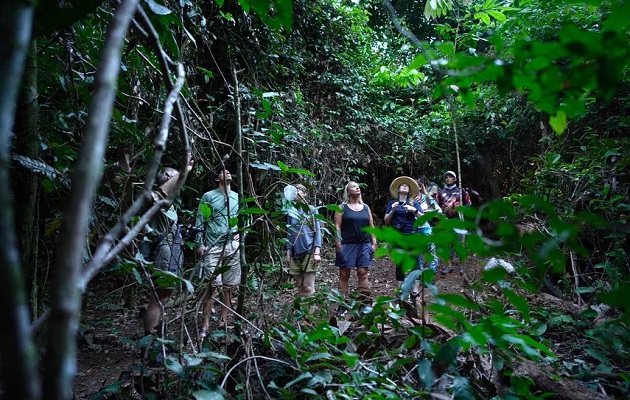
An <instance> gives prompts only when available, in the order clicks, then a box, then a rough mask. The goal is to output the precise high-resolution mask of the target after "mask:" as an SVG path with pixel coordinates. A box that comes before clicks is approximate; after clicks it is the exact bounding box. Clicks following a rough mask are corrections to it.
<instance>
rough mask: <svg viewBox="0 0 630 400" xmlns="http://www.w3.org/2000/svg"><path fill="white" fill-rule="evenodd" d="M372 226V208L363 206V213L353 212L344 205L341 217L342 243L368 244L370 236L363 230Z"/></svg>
mask: <svg viewBox="0 0 630 400" xmlns="http://www.w3.org/2000/svg"><path fill="white" fill-rule="evenodd" d="M366 226H370V207H368V205H367V204H363V209H362V210H361V211H353V210H352V209H351V208H350V207H348V205H347V204H344V205H343V215H342V216H341V241H342V243H368V242H369V241H370V235H369V234H368V233H367V232H364V231H362V230H361V229H362V228H365V227H366Z"/></svg>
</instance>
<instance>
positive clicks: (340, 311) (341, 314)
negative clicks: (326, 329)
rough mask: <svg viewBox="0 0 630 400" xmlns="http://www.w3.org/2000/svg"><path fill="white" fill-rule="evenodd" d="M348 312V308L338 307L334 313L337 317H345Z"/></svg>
mask: <svg viewBox="0 0 630 400" xmlns="http://www.w3.org/2000/svg"><path fill="white" fill-rule="evenodd" d="M346 314H348V309H347V308H346V307H339V308H338V309H337V312H336V313H335V315H336V316H337V317H345V316H346Z"/></svg>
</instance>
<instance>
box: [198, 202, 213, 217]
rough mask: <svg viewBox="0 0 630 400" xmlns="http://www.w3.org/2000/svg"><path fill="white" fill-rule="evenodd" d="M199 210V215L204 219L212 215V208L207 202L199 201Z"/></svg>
mask: <svg viewBox="0 0 630 400" xmlns="http://www.w3.org/2000/svg"><path fill="white" fill-rule="evenodd" d="M199 211H201V215H202V216H203V218H204V219H208V218H210V217H211V216H212V208H210V206H209V205H208V203H201V204H200V205H199Z"/></svg>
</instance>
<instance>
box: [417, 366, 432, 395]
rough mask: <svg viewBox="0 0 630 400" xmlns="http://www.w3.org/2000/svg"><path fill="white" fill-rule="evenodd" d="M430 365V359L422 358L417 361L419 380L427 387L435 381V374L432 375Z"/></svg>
mask: <svg viewBox="0 0 630 400" xmlns="http://www.w3.org/2000/svg"><path fill="white" fill-rule="evenodd" d="M431 365H432V364H431V360H427V359H424V360H420V361H418V378H420V381H421V382H422V383H423V384H424V387H425V388H427V389H429V388H431V386H432V385H433V382H434V381H435V375H433V370H432V369H431Z"/></svg>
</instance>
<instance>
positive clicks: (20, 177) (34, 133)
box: [14, 39, 41, 320]
mask: <svg viewBox="0 0 630 400" xmlns="http://www.w3.org/2000/svg"><path fill="white" fill-rule="evenodd" d="M29 53H30V54H29V56H28V58H27V60H26V65H25V68H24V82H23V84H22V93H21V95H20V102H19V104H18V108H17V113H16V119H15V128H14V132H15V146H14V148H15V153H16V154H20V155H23V156H26V157H29V158H31V159H33V160H38V159H39V158H40V154H41V138H40V137H39V104H38V100H37V99H38V91H37V43H36V40H35V39H33V41H32V42H31V48H30V52H29ZM15 177H16V179H15V180H14V188H15V190H14V193H15V204H19V205H20V207H18V208H17V209H16V211H15V222H16V227H17V229H18V231H19V234H18V237H19V238H20V259H21V262H22V268H23V271H24V278H25V280H26V292H27V293H28V294H29V306H30V310H31V318H32V319H33V320H35V319H37V314H38V308H39V305H38V286H37V259H38V253H39V252H38V240H39V223H38V222H39V190H40V178H39V175H38V174H36V173H34V172H32V171H29V170H27V169H26V168H20V169H16V170H15Z"/></svg>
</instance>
